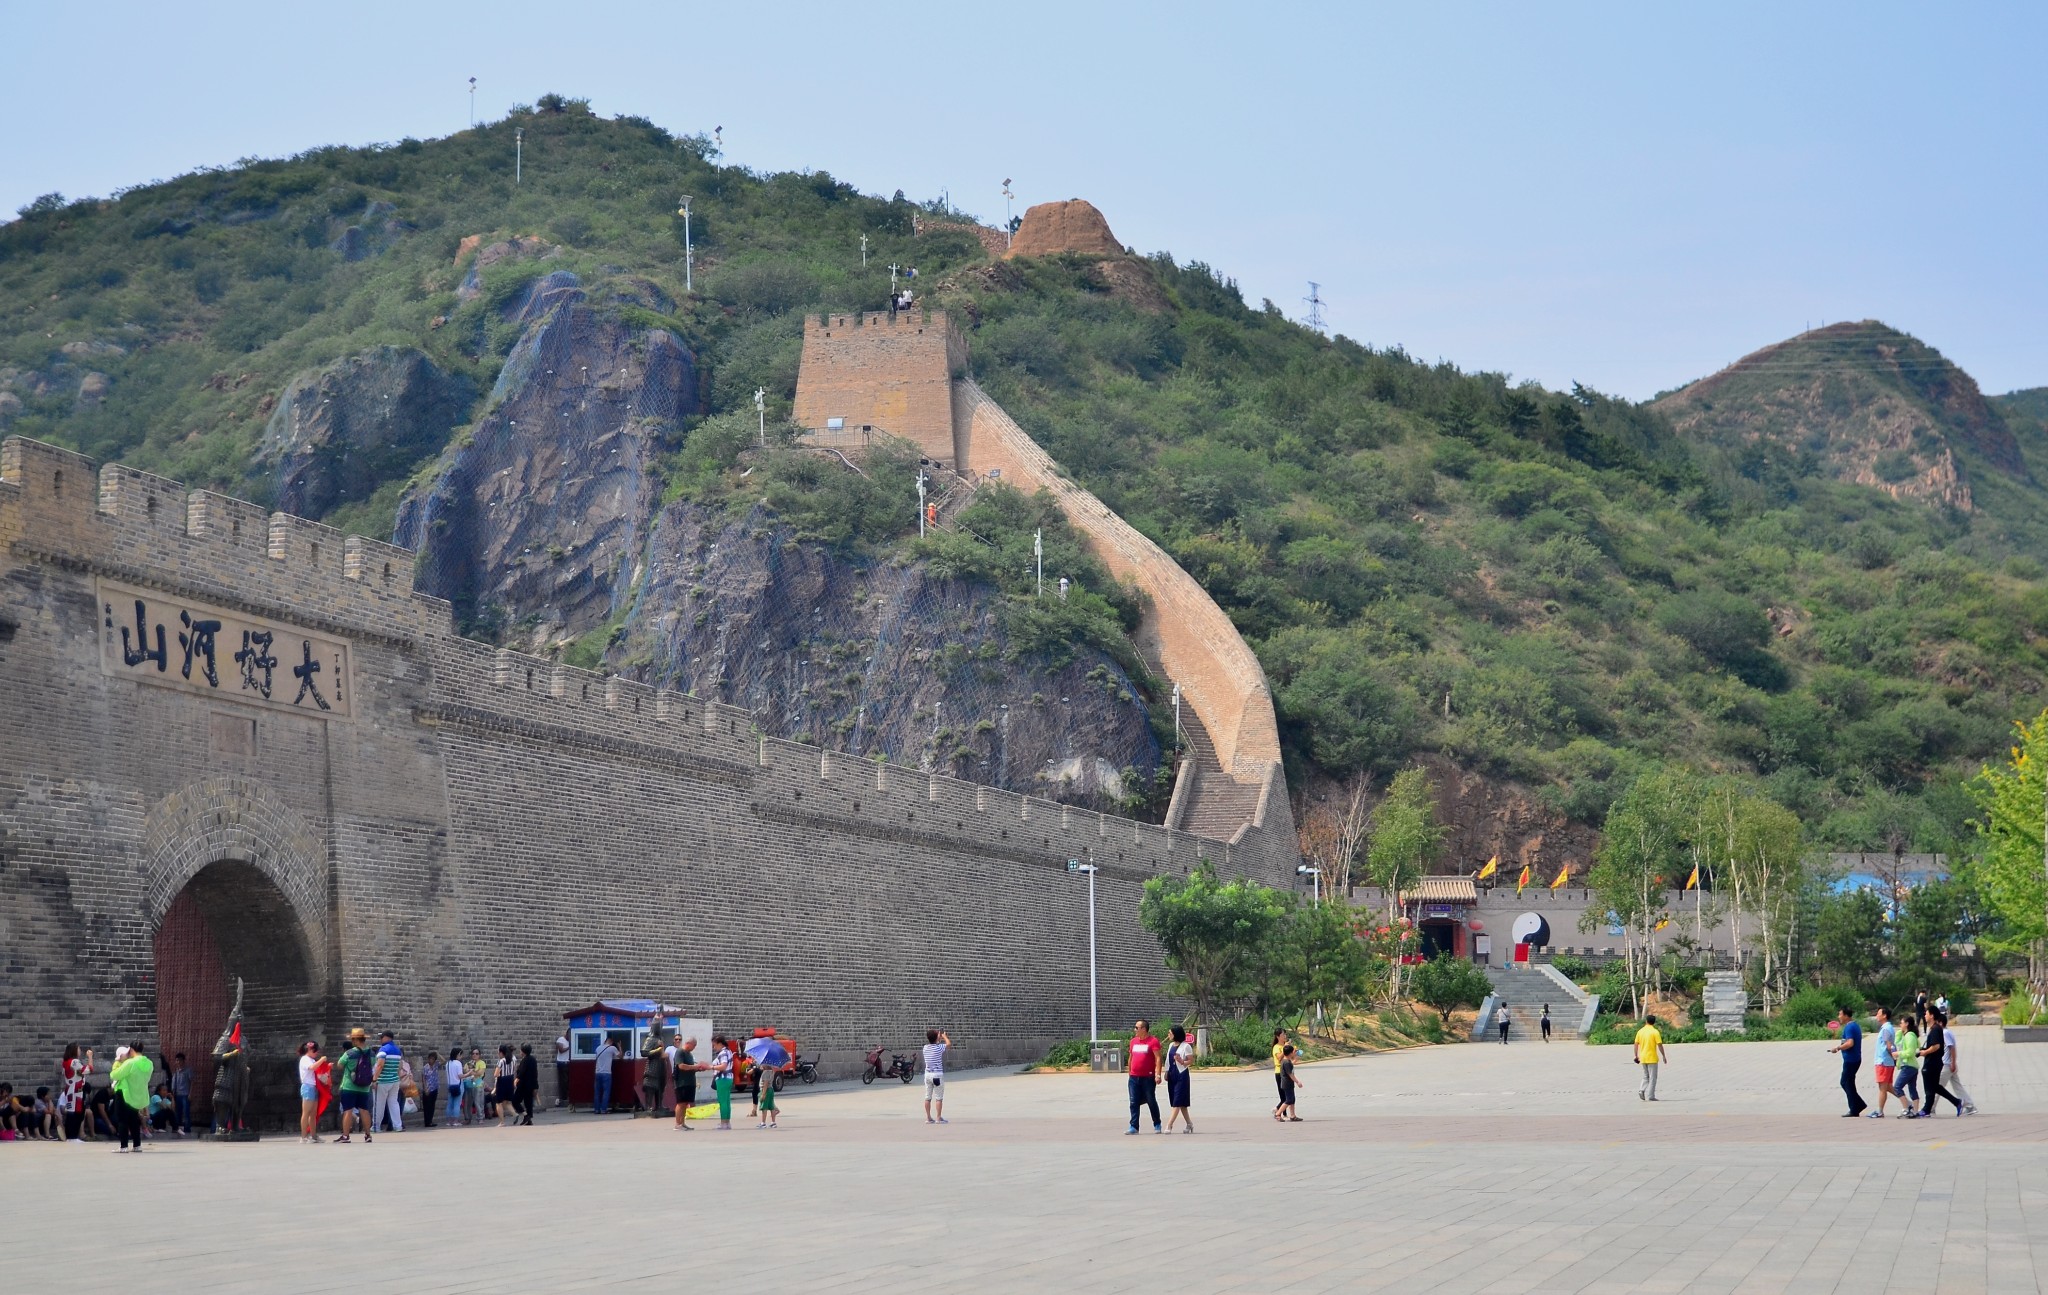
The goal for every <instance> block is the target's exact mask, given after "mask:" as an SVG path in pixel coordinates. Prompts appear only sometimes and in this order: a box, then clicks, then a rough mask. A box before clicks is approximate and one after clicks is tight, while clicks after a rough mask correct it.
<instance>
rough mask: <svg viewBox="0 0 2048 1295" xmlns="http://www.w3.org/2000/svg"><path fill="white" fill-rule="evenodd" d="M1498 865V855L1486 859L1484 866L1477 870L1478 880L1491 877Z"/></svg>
mask: <svg viewBox="0 0 2048 1295" xmlns="http://www.w3.org/2000/svg"><path fill="white" fill-rule="evenodd" d="M1499 867H1500V856H1499V855H1497V854H1496V855H1494V856H1493V857H1492V858H1491V859H1488V860H1487V861H1486V866H1485V867H1484V868H1481V869H1480V870H1479V880H1481V881H1484V880H1485V879H1486V878H1488V877H1491V876H1492V875H1493V874H1494V872H1495V871H1496V870H1497V869H1498V868H1499Z"/></svg>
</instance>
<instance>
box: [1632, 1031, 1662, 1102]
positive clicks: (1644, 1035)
mask: <svg viewBox="0 0 2048 1295" xmlns="http://www.w3.org/2000/svg"><path fill="white" fill-rule="evenodd" d="M1666 1060H1668V1058H1667V1057H1666V1056H1665V1053H1664V1032H1663V1031H1662V1030H1659V1029H1658V1028H1657V1014H1656V1013H1655V1012H1652V1013H1650V1014H1649V1015H1648V1016H1646V1017H1644V1018H1643V1028H1642V1029H1640V1030H1637V1031H1636V1064H1637V1065H1639V1066H1641V1067H1642V1068H1643V1082H1642V1085H1641V1086H1640V1087H1638V1088H1637V1089H1636V1100H1638V1101H1644V1102H1654V1101H1656V1100H1657V1067H1659V1066H1661V1065H1663V1064H1664V1062H1665V1061H1666Z"/></svg>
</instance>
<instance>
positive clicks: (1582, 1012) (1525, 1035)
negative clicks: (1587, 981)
mask: <svg viewBox="0 0 2048 1295" xmlns="http://www.w3.org/2000/svg"><path fill="white" fill-rule="evenodd" d="M1486 978H1487V980H1489V981H1491V982H1492V983H1493V998H1492V999H1490V1000H1489V1001H1488V1005H1487V1009H1486V1010H1487V1012H1488V1016H1487V1018H1486V1019H1485V1020H1483V1021H1481V1022H1480V1023H1479V1024H1480V1025H1481V1026H1483V1027H1484V1030H1485V1032H1484V1034H1483V1035H1479V1033H1478V1031H1477V1030H1475V1032H1474V1033H1475V1036H1476V1037H1483V1038H1486V1039H1489V1040H1490V1039H1495V1038H1497V1037H1499V1036H1498V1034H1497V1033H1496V1032H1495V1030H1494V1028H1493V1021H1492V1017H1491V1013H1492V1011H1493V1010H1494V1008H1497V1007H1499V1006H1500V1004H1501V1003H1502V1002H1503V1001H1504V1002H1506V1003H1507V1005H1508V1016H1509V1019H1510V1022H1511V1023H1510V1026H1509V1030H1508V1040H1509V1042H1516V1041H1523V1040H1528V1039H1537V1038H1541V1037H1542V1035H1541V1032H1540V1030H1539V1028H1538V1026H1537V1022H1538V1021H1540V1020H1542V1019H1543V1005H1544V1004H1545V1003H1548V1004H1549V1005H1550V1036H1551V1037H1552V1038H1553V1039H1576V1038H1579V1037H1580V1030H1581V1028H1582V1027H1583V1026H1584V1024H1585V1020H1586V1009H1587V1007H1588V1006H1589V1005H1590V1004H1592V1003H1595V1002H1597V1001H1598V1000H1597V999H1596V998H1595V997H1594V996H1593V995H1591V994H1588V993H1586V991H1585V990H1583V989H1580V988H1579V987H1578V986H1577V985H1575V984H1573V983H1572V982H1571V980H1570V978H1569V977H1567V976H1565V975H1564V973H1563V972H1560V971H1558V970H1557V969H1556V968H1555V967H1552V966H1549V965H1548V964H1545V963H1526V964H1524V965H1523V966H1521V967H1520V968H1518V969H1513V970H1510V969H1508V968H1506V967H1488V968H1486Z"/></svg>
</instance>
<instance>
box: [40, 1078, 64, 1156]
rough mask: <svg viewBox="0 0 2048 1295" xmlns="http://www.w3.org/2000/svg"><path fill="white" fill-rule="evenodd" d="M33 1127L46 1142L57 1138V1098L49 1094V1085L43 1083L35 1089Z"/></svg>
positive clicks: (58, 1126)
mask: <svg viewBox="0 0 2048 1295" xmlns="http://www.w3.org/2000/svg"><path fill="white" fill-rule="evenodd" d="M34 1118H35V1127H36V1129H37V1131H38V1132H37V1135H36V1136H38V1137H40V1138H42V1139H43V1140H44V1141H46V1142H55V1141H57V1140H58V1138H59V1136H60V1135H59V1132H58V1130H59V1128H60V1121H59V1120H58V1118H57V1099H56V1098H54V1097H52V1096H51V1095H50V1086H49V1085H48V1084H44V1085H43V1086H41V1087H39V1088H37V1089H36V1100H35V1117H34Z"/></svg>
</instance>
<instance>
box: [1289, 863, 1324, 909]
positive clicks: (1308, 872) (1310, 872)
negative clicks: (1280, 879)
mask: <svg viewBox="0 0 2048 1295" xmlns="http://www.w3.org/2000/svg"><path fill="white" fill-rule="evenodd" d="M1294 875H1295V876H1297V877H1307V878H1309V879H1310V880H1309V884H1310V886H1312V887H1313V890H1312V891H1311V893H1312V894H1313V895H1314V896H1315V902H1316V903H1318V904H1320V903H1322V902H1323V870H1322V869H1321V868H1319V867H1317V866H1316V865H1315V864H1313V863H1298V864H1296V865H1294Z"/></svg>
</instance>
